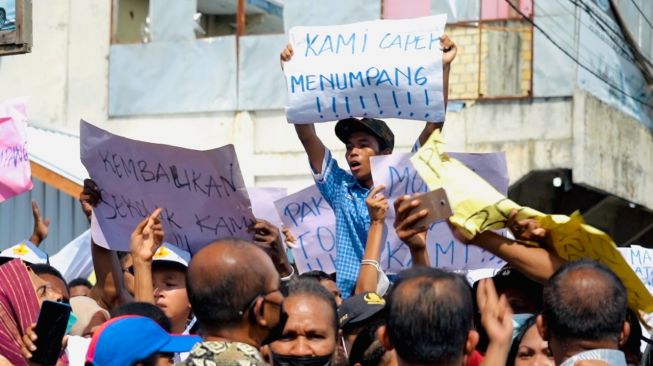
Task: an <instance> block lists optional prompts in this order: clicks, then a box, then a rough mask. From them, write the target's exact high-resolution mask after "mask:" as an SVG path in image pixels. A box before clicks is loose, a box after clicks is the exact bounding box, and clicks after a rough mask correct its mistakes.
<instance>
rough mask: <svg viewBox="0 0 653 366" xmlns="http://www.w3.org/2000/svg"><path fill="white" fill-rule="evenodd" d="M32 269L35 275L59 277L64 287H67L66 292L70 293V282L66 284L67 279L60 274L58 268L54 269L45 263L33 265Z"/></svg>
mask: <svg viewBox="0 0 653 366" xmlns="http://www.w3.org/2000/svg"><path fill="white" fill-rule="evenodd" d="M30 268H31V269H32V271H33V272H34V274H36V275H37V276H39V275H42V274H49V275H51V276H54V277H57V278H58V279H60V280H61V281H62V282H63V284H64V286H66V290H68V291H69V292H70V287H69V286H68V282H66V279H65V278H63V276H62V275H61V272H59V270H57V269H56V268H54V267H52V266H51V265H49V264H45V263H36V264H32V265H31V266H30Z"/></svg>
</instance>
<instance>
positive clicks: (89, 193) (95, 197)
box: [79, 179, 102, 222]
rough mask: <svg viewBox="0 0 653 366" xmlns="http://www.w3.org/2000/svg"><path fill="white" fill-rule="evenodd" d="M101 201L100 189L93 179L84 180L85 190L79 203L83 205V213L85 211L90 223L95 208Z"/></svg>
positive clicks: (80, 195)
mask: <svg viewBox="0 0 653 366" xmlns="http://www.w3.org/2000/svg"><path fill="white" fill-rule="evenodd" d="M101 199H102V196H101V194H100V187H98V185H97V184H95V182H94V181H93V180H92V179H84V188H83V190H82V193H80V194H79V203H80V204H81V205H82V211H84V214H85V215H86V219H87V220H88V221H89V222H91V214H93V208H94V207H95V206H97V204H98V203H99V202H100V200H101Z"/></svg>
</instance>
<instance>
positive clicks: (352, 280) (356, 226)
mask: <svg viewBox="0 0 653 366" xmlns="http://www.w3.org/2000/svg"><path fill="white" fill-rule="evenodd" d="M424 19H426V18H424ZM436 20H439V21H442V20H441V19H436ZM349 26H353V25H349ZM343 27H344V26H343ZM371 28H373V25H369V26H368V28H365V31H366V33H365V35H364V37H365V38H364V39H365V40H366V41H367V39H368V38H367V37H368V33H367V31H368V29H371ZM436 28H437V27H436ZM443 28H444V22H442V30H443ZM303 30H304V28H302V29H299V30H297V31H296V32H301V31H303ZM379 32H381V33H379V34H381V35H380V36H379V38H380V41H379V42H378V45H379V48H380V49H384V50H385V49H387V48H390V47H385V46H388V44H387V42H386V41H387V39H388V37H389V36H388V35H390V33H385V32H384V31H381V30H379ZM435 32H437V30H436V31H434V32H432V33H430V35H429V37H427V38H430V39H431V41H433V39H434V34H435ZM440 32H441V30H440ZM384 33H385V34H384ZM416 34H418V33H416ZM354 36H355V34H354V33H352V36H351V37H352V38H349V40H350V41H351V42H355V37H354ZM404 36H405V39H404V41H405V42H404V43H403V45H404V47H401V45H399V48H400V49H401V48H403V49H404V50H406V49H408V48H410V47H412V46H410V45H409V44H408V43H409V42H408V41H406V39H410V34H409V35H405V34H404ZM292 37H293V32H292V30H291V39H292ZM314 37H318V36H317V35H316V36H314ZM329 37H330V35H327V36H326V37H324V42H323V43H322V48H321V49H320V53H322V50H324V49H325V46H324V45H325V44H327V40H330V39H331V38H329ZM334 37H335V36H334ZM340 37H342V35H339V36H338V39H341V38H340ZM369 37H370V38H373V37H374V34H369ZM398 37H399V36H397V38H395V40H397V39H398ZM413 37H414V38H413V39H414V40H415V39H421V38H423V37H424V36H423V35H421V34H418V35H413ZM437 37H438V39H439V50H441V52H440V51H439V50H437V49H434V51H437V52H438V53H439V54H441V57H442V60H441V61H442V68H441V69H442V74H441V77H442V78H441V80H442V84H440V85H439V86H440V87H441V91H440V92H441V94H438V95H441V96H442V103H441V104H440V106H442V110H441V113H434V114H433V116H434V117H441V118H437V119H436V120H435V121H434V122H430V121H428V122H427V123H426V126H425V127H424V129H423V131H422V133H421V134H420V136H419V144H422V143H424V142H425V141H426V139H427V138H428V136H430V134H431V133H432V132H433V131H435V130H436V129H441V128H442V125H443V123H444V106H446V102H447V94H448V93H447V90H448V84H449V82H448V79H449V71H450V65H451V62H452V61H453V60H454V58H455V57H456V52H457V48H456V45H455V43H453V41H451V40H450V39H449V38H448V37H447V36H446V35H442V33H440V34H439V35H438V36H437ZM306 39H307V41H308V44H307V45H306V52H305V53H304V55H302V56H307V55H309V54H310V52H309V48H311V47H314V43H315V42H316V38H311V37H310V36H309V32H308V31H306ZM384 40H385V41H384ZM318 42H319V41H318ZM384 42H385V43H384ZM415 42H416V44H415V45H414V47H415V48H417V49H422V47H419V46H418V45H417V43H419V41H415ZM370 43H374V42H372V41H370ZM394 43H395V42H394V41H393V42H392V44H394ZM400 43H401V42H400ZM295 44H297V45H301V43H295ZM336 44H337V45H340V42H339V41H338V42H336ZM338 47H339V46H338ZM363 48H365V47H363ZM424 48H430V46H429V47H426V46H425V47H424ZM311 49H313V48H311ZM300 51H301V50H300ZM325 52H326V51H325ZM313 53H315V52H313ZM335 53H336V54H337V53H338V52H335ZM361 53H364V52H361ZM351 54H355V50H354V47H353V46H352V52H351ZM293 55H294V50H293V46H292V44H289V45H288V46H287V47H286V49H284V50H283V51H282V52H281V61H282V67H286V66H290V65H291V63H289V64H287V65H285V64H284V63H286V62H289V61H290V60H291V59H292V57H293ZM393 56H396V57H401V56H400V55H399V54H393ZM404 57H405V56H404ZM358 58H359V59H360V58H365V56H364V55H362V56H358ZM434 58H437V57H434ZM367 61H369V60H367ZM436 61H437V62H434V63H435V64H436V65H439V61H440V60H439V59H438V60H436ZM360 63H364V62H362V61H361V62H360ZM421 69H424V68H423V67H422V68H418V69H417V71H416V74H417V73H418V71H420V70H421ZM377 71H378V70H377ZM289 73H291V71H288V70H286V74H287V77H288V74H289ZM368 73H369V69H368ZM378 73H381V71H378ZM399 74H400V73H399V72H398V71H396V72H395V74H394V75H395V76H396V77H397V78H398V77H399ZM435 74H436V75H438V76H439V75H440V74H439V73H438V72H436V73H435ZM331 75H332V76H333V74H331ZM349 75H350V76H352V75H354V76H356V75H358V74H354V73H351V72H350V73H349ZM402 75H403V74H402ZM312 76H315V75H306V76H305V82H306V85H305V88H306V89H307V90H311V89H310V85H311V81H310V80H311V77H312ZM343 76H346V75H345V74H343ZM367 76H368V77H367V80H368V84H365V83H364V82H361V85H362V86H365V85H368V86H369V85H370V83H369V81H370V77H369V76H370V75H367ZM377 76H378V75H377ZM319 78H320V79H319V80H320V85H322V86H324V85H323V80H324V75H320V76H319ZM350 79H351V77H350ZM297 80H299V79H298V77H295V76H291V77H290V78H288V80H287V82H288V84H289V85H288V88H289V99H291V103H290V104H292V96H290V94H291V93H292V90H294V88H297V90H299V88H300V86H297V85H295V84H296V82H297ZM384 82H385V81H384V80H382V79H381V77H380V76H379V77H378V78H377V80H376V82H374V80H372V83H373V84H375V85H376V86H379V85H380V84H383V83H384ZM354 83H355V82H353V81H352V83H351V84H352V85H350V87H353V84H354ZM415 83H416V84H419V83H418V82H417V80H415ZM327 84H328V82H327ZM345 84H346V83H345ZM389 84H390V85H392V88H393V90H392V91H391V95H392V99H388V100H387V102H389V103H390V104H391V105H388V106H387V107H388V109H392V103H394V107H395V109H397V111H396V113H395V114H390V113H387V114H386V115H388V116H391V117H398V118H411V117H413V116H414V113H415V112H410V113H409V114H408V113H407V114H405V115H404V116H402V115H401V111H399V110H398V109H399V103H398V97H397V95H399V94H400V93H401V92H398V91H400V90H401V87H402V85H401V83H400V82H398V80H397V79H395V82H394V83H393V82H392V81H390V82H389ZM404 84H408V85H412V83H411V82H410V81H407V82H405V83H404ZM338 87H340V85H338ZM436 87H437V84H436ZM320 88H321V89H322V90H324V88H322V87H320ZM327 89H328V85H327ZM407 89H409V91H408V92H406V100H407V102H408V105H413V104H417V99H416V98H415V94H411V91H410V90H412V89H410V88H407ZM411 95H412V96H413V97H412V98H411ZM350 97H351V96H346V97H345V98H344V100H345V107H344V108H345V109H346V111H347V112H348V113H346V115H347V116H348V117H350V118H346V119H341V120H339V121H338V123H337V124H336V127H335V132H336V136H338V138H339V139H340V140H341V141H342V142H343V143H344V144H345V145H346V154H345V158H346V160H347V165H348V166H349V168H350V171H351V174H350V173H349V172H347V171H345V170H344V169H342V168H340V167H339V166H338V164H337V162H336V160H335V159H334V158H333V156H332V153H331V151H329V150H328V149H327V148H326V147H325V145H324V144H323V143H322V140H321V139H320V138H319V137H318V136H317V134H316V132H315V127H314V125H313V123H306V122H307V121H297V120H293V119H295V118H294V117H293V118H291V117H290V111H289V113H288V119H289V121H290V122H293V123H296V124H295V130H296V132H297V136H298V137H299V139H300V141H301V142H302V145H303V146H304V149H305V150H306V153H307V155H308V158H309V162H310V164H311V170H312V173H313V176H314V179H315V181H316V184H317V187H318V188H319V189H320V192H321V193H322V195H323V196H324V198H325V199H326V201H327V202H329V204H330V205H331V207H332V208H333V210H334V212H335V215H336V248H337V253H338V254H337V259H336V269H337V272H338V278H337V280H338V287H339V288H340V290H341V291H342V293H343V296H344V297H349V296H350V295H351V293H352V291H353V290H354V287H355V284H356V279H357V277H358V272H359V270H360V263H361V260H362V258H363V253H364V243H365V242H366V238H367V232H368V229H369V226H370V218H369V213H368V210H367V207H366V205H365V198H366V197H367V196H368V194H369V192H370V189H371V188H372V185H373V181H372V174H371V166H370V157H371V156H375V155H382V154H390V153H392V151H393V148H394V134H393V133H392V131H391V130H390V128H388V126H387V125H386V123H385V122H383V121H382V120H379V119H375V118H369V117H371V116H377V115H379V116H380V115H383V111H382V110H380V109H382V108H385V106H383V105H381V103H379V98H378V95H377V93H374V98H373V100H374V101H376V105H377V106H378V107H379V110H378V111H375V112H372V111H370V113H369V114H368V112H363V111H362V110H356V109H355V108H353V106H351V105H350V103H349V101H350V99H349V98H350ZM365 97H367V95H366V96H365ZM365 97H364V96H363V95H360V96H359V102H360V106H361V107H362V108H363V110H366V108H365V106H366V103H365V100H366V99H365ZM352 100H353V99H352ZM391 100H392V102H390V101H391ZM428 100H429V91H428V90H427V89H424V98H423V99H422V100H421V101H422V102H424V103H425V104H426V105H428V104H429V101H428ZM384 101H385V100H384ZM413 102H414V103H413ZM316 103H317V109H318V112H324V113H322V114H321V115H320V116H319V117H318V118H317V119H316V121H317V120H319V119H320V118H324V115H326V114H327V110H326V109H325V108H324V106H322V104H321V103H322V102H321V101H320V99H319V97H318V98H317V101H316ZM338 103H339V102H337V101H336V97H333V98H332V105H331V109H330V110H329V111H330V113H333V116H334V117H336V118H338V116H339V114H337V111H338V110H341V111H342V108H339V107H338ZM352 103H353V102H352ZM357 103H358V102H357ZM368 104H369V103H368ZM432 104H436V103H432ZM288 109H291V107H290V106H289V108H288ZM323 109H324V111H323ZM357 112H361V114H360V115H357V117H364V118H362V119H357V118H353V115H352V114H353V113H357ZM296 115H297V116H299V118H302V115H301V113H296ZM423 116H424V117H425V119H427V120H430V118H429V113H425V114H424V115H423ZM411 119H412V118H411Z"/></svg>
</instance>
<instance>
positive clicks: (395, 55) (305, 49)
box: [284, 14, 447, 123]
mask: <svg viewBox="0 0 653 366" xmlns="http://www.w3.org/2000/svg"><path fill="white" fill-rule="evenodd" d="M446 21H447V17H446V14H442V15H436V16H429V17H423V18H413V19H402V20H374V21H367V22H360V23H353V24H345V25H338V26H326V27H293V28H291V29H290V31H289V35H290V43H291V44H292V47H293V51H294V55H293V57H292V59H291V60H290V61H288V62H287V63H285V65H284V73H285V76H286V87H287V89H288V105H287V106H286V116H287V118H288V121H289V122H291V123H313V122H323V121H333V120H338V119H344V118H348V117H386V118H404V119H413V120H422V121H423V120H428V121H442V120H444V98H443V93H442V90H443V80H442V51H441V50H440V37H441V36H442V34H443V33H444V27H445V24H446Z"/></svg>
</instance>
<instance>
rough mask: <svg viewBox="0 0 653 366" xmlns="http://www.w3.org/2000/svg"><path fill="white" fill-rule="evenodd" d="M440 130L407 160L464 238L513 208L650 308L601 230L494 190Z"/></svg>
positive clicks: (650, 299) (564, 251)
mask: <svg viewBox="0 0 653 366" xmlns="http://www.w3.org/2000/svg"><path fill="white" fill-rule="evenodd" d="M442 149H443V140H442V135H441V134H440V131H435V132H434V133H433V134H432V135H431V136H430V137H429V139H428V141H427V142H426V143H425V144H424V146H422V147H421V148H420V149H419V151H418V152H417V153H416V154H415V155H414V156H413V157H412V158H411V159H410V160H411V162H412V163H413V165H414V166H415V169H417V171H418V173H419V175H420V176H421V177H422V179H423V180H424V182H426V184H427V185H428V187H429V189H437V188H444V189H445V190H446V191H447V196H448V198H449V201H450V202H451V205H452V207H453V211H454V216H452V218H451V219H450V220H451V222H452V223H454V224H455V225H456V226H458V227H459V228H460V229H461V231H462V232H463V234H465V235H466V236H467V237H468V238H473V237H474V236H475V235H476V234H478V233H480V232H483V231H485V230H491V229H499V228H503V227H505V224H506V221H507V220H508V216H509V215H510V212H511V211H512V210H513V209H514V210H517V211H518V213H517V220H522V219H525V218H536V219H538V220H539V222H540V225H541V226H542V227H543V228H545V229H547V230H548V231H549V234H550V236H551V241H552V245H553V251H555V253H556V254H557V255H558V256H559V257H560V258H562V259H565V260H568V261H571V260H575V259H580V258H590V259H594V260H597V261H600V262H602V263H604V264H605V265H607V266H608V267H610V269H611V270H612V271H613V272H614V273H615V274H616V275H617V276H619V278H620V279H621V281H622V282H623V283H624V286H626V289H627V290H628V304H629V306H630V307H631V308H632V309H639V310H642V311H644V312H646V313H650V312H653V295H651V293H650V292H649V291H648V290H647V289H646V287H645V286H644V284H643V283H642V281H641V280H640V279H639V278H638V277H637V275H636V274H635V272H634V271H633V269H632V268H631V267H630V266H629V265H628V263H626V261H625V260H624V258H623V256H622V255H621V254H619V251H618V250H617V247H616V245H615V244H614V242H613V241H612V239H611V238H610V237H609V236H608V235H607V234H606V233H604V232H602V231H600V230H598V229H596V228H594V227H592V226H589V225H586V224H585V222H584V221H583V219H582V217H581V216H580V214H578V213H575V214H572V215H571V216H564V215H545V214H543V213H541V212H538V211H537V210H533V209H531V208H529V207H523V206H520V205H519V204H517V203H515V202H513V201H511V200H509V199H508V198H506V197H505V196H504V195H503V194H501V193H499V192H497V190H496V189H494V188H493V187H492V186H491V185H490V184H488V183H487V182H486V181H484V180H483V179H482V178H481V177H479V176H478V175H477V174H476V173H474V172H473V171H471V170H470V169H468V168H467V167H465V166H464V165H463V164H462V163H461V162H460V161H458V160H456V159H454V158H453V157H451V156H449V155H448V154H445V153H443V152H442V151H443V150H442Z"/></svg>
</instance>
